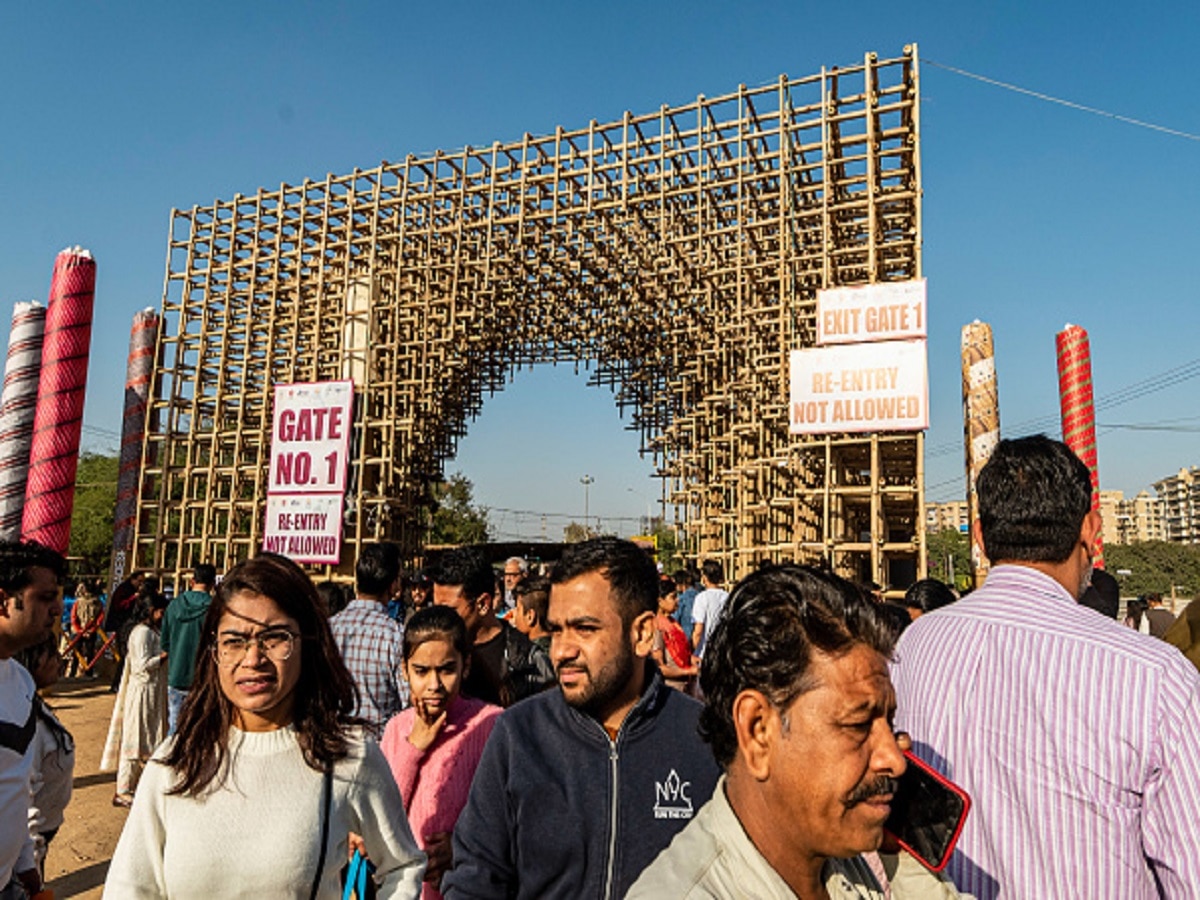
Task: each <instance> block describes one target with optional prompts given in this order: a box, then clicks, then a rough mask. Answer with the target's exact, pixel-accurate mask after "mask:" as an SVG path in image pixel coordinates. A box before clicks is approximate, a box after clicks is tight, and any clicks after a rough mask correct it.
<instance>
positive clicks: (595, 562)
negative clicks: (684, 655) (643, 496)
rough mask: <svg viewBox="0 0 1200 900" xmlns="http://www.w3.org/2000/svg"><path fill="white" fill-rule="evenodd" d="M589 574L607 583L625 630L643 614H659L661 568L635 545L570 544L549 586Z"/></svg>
mask: <svg viewBox="0 0 1200 900" xmlns="http://www.w3.org/2000/svg"><path fill="white" fill-rule="evenodd" d="M589 572H599V573H600V574H601V575H603V576H604V579H605V581H607V582H608V584H609V586H610V588H611V589H612V594H613V596H614V597H615V598H616V600H617V608H618V611H619V612H620V616H621V624H622V625H624V626H625V627H627V628H628V627H629V625H630V624H632V623H633V620H634V619H636V618H637V617H638V616H640V615H641V614H642V613H647V612H648V613H654V612H657V611H658V568H657V567H656V566H655V565H654V560H652V559H651V558H650V556H649V554H647V553H646V551H645V550H643V549H642V548H641V547H639V546H638V545H637V544H634V543H633V542H632V541H625V540H622V539H621V538H615V537H598V538H592V539H591V540H590V541H582V542H580V543H578V544H571V545H570V546H569V547H567V549H566V550H564V551H563V555H562V558H561V559H560V560H559V561H558V565H556V566H555V567H554V573H553V574H552V575H551V576H550V583H551V584H563V583H565V582H568V581H572V580H573V579H576V578H579V577H580V576H581V575H587V574H588V573H589Z"/></svg>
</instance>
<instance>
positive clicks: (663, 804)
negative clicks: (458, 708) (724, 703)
mask: <svg viewBox="0 0 1200 900" xmlns="http://www.w3.org/2000/svg"><path fill="white" fill-rule="evenodd" d="M647 673H648V674H650V673H652V677H650V678H648V685H647V687H646V689H645V691H644V692H643V693H642V696H641V699H640V700H639V701H638V703H637V705H636V706H634V708H633V709H632V710H631V711H630V713H629V715H628V716H626V717H625V722H624V723H623V724H622V725H621V729H620V731H619V732H618V733H617V739H616V740H615V741H610V740H609V738H608V733H607V732H606V731H605V730H604V728H603V726H602V725H601V724H600V723H599V722H597V721H596V720H595V719H593V718H591V717H590V716H588V715H587V714H585V713H583V712H580V711H579V710H577V709H575V708H573V707H571V706H569V705H567V703H566V701H565V700H563V696H562V691H560V690H558V689H557V688H554V689H551V690H549V691H546V692H545V693H543V694H539V695H537V696H535V697H531V698H529V699H528V700H524V701H522V702H521V703H518V704H517V705H516V706H513V707H512V708H511V709H509V710H507V711H506V712H505V713H504V714H503V715H502V716H500V718H499V719H498V720H497V722H496V726H495V728H494V729H493V731H492V735H491V737H490V738H489V739H488V743H487V746H486V747H485V748H484V751H483V758H482V759H481V760H480V762H479V768H478V769H477V770H476V772H475V780H474V781H473V782H472V783H471V793H470V797H469V798H468V800H467V806H466V808H465V809H464V810H463V812H462V815H461V816H460V817H459V820H458V825H457V826H456V827H455V829H454V867H453V869H452V870H451V871H450V872H449V873H447V874H446V876H445V878H444V879H443V880H442V885H441V889H442V893H443V894H444V895H445V897H446V900H483V898H489V900H490V898H505V900H508V898H529V900H535V898H536V900H553V898H562V900H592V898H595V900H619V898H621V897H624V896H625V893H626V892H627V891H628V890H629V888H630V887H631V886H632V885H633V882H634V881H636V880H637V877H638V876H639V875H640V874H641V873H642V870H643V869H645V868H646V867H647V866H648V865H649V864H650V863H651V862H653V861H654V858H655V857H656V856H657V855H658V854H659V852H660V851H662V850H663V849H664V848H665V847H666V846H667V845H668V844H669V843H671V839H672V838H673V837H674V836H675V835H676V834H677V833H678V832H679V831H681V830H683V828H684V827H685V826H686V825H687V824H688V822H689V821H691V818H692V815H693V814H694V813H695V812H696V811H698V810H699V809H700V807H701V806H703V805H704V804H705V803H706V802H707V801H708V799H709V797H710V796H712V792H713V789H714V788H715V787H716V784H717V778H718V777H719V776H720V770H719V769H718V768H717V764H716V762H715V760H714V759H713V755H712V751H711V750H710V749H709V747H708V746H707V745H706V744H705V743H704V742H703V741H702V740H701V739H700V736H699V735H698V734H697V732H696V724H697V721H698V719H699V716H700V704H699V703H697V702H696V701H695V700H692V699H691V698H690V697H686V696H684V695H683V694H682V693H680V692H679V691H676V690H674V689H672V688H669V687H667V686H666V685H665V684H664V683H663V681H662V677H661V676H660V675H659V673H658V669H657V668H656V667H655V666H654V665H653V664H652V663H647Z"/></svg>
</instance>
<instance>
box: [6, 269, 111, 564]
mask: <svg viewBox="0 0 1200 900" xmlns="http://www.w3.org/2000/svg"><path fill="white" fill-rule="evenodd" d="M95 288H96V262H95V260H93V259H92V254H91V253H89V252H88V251H87V250H83V249H82V248H80V247H74V248H68V249H66V250H63V251H62V252H61V253H59V254H58V258H57V259H55V261H54V276H53V278H52V279H51V281H50V302H49V304H48V305H47V309H46V337H45V340H44V342H43V344H42V375H41V378H40V379H39V380H38V399H37V415H36V416H35V417H34V421H33V446H32V448H31V449H30V453H29V460H30V462H29V481H28V483H27V484H26V487H25V513H24V517H23V519H22V525H21V531H22V534H23V535H24V537H26V538H29V539H30V540H35V541H37V542H38V543H40V544H44V545H45V546H47V547H50V548H51V549H52V550H57V551H58V552H59V553H64V554H65V553H66V552H67V545H68V544H69V543H70V540H71V510H72V508H73V507H74V505H75V470H76V467H77V465H78V463H79V431H80V428H81V427H82V426H83V394H84V388H85V387H86V386H87V366H88V348H89V345H90V343H91V338H92V300H93V296H94V292H95Z"/></svg>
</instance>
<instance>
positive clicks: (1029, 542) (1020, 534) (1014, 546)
mask: <svg viewBox="0 0 1200 900" xmlns="http://www.w3.org/2000/svg"><path fill="white" fill-rule="evenodd" d="M976 489H977V491H978V493H979V524H980V528H981V529H982V531H983V547H984V551H985V552H986V553H987V555H988V558H989V559H991V561H992V562H993V563H997V562H1005V561H1008V560H1014V561H1016V560H1019V561H1022V562H1045V563H1060V562H1063V561H1064V560H1066V559H1067V557H1069V556H1070V555H1071V553H1072V552H1073V551H1074V550H1075V548H1076V547H1077V546H1078V545H1079V533H1080V530H1081V529H1082V527H1083V520H1084V517H1086V516H1087V514H1088V511H1089V510H1091V508H1092V479H1091V475H1090V473H1089V472H1088V467H1087V466H1085V465H1084V464H1083V461H1082V460H1080V458H1079V457H1078V456H1076V455H1075V454H1074V453H1073V452H1071V449H1070V448H1069V447H1068V446H1067V445H1066V444H1064V443H1062V442H1061V441H1055V440H1051V439H1050V438H1048V437H1046V436H1045V435H1044V434H1039V435H1035V436H1033V437H1026V438H1020V439H1018V440H1012V441H1001V442H1000V443H999V444H998V445H997V446H996V450H995V452H994V453H993V454H992V457H991V459H989V460H988V461H987V465H985V466H984V467H983V470H982V471H981V472H980V473H979V479H978V481H977V482H976Z"/></svg>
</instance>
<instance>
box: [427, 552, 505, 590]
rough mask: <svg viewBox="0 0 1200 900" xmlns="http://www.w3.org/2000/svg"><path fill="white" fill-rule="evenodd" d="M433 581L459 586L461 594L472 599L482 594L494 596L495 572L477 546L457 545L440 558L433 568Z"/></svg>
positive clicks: (449, 585)
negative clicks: (456, 547)
mask: <svg viewBox="0 0 1200 900" xmlns="http://www.w3.org/2000/svg"><path fill="white" fill-rule="evenodd" d="M433 583H434V584H440V585H443V586H446V587H461V588H462V589H463V596H464V597H466V598H467V599H468V600H474V599H476V598H477V597H481V596H482V595H484V594H491V595H492V596H495V593H496V572H495V570H494V569H493V568H492V564H491V562H490V561H489V560H488V558H487V554H485V553H484V552H483V551H482V550H480V549H479V548H478V547H459V548H458V549H457V550H451V551H450V552H449V553H447V554H446V555H445V556H443V557H442V558H441V560H440V561H439V562H438V564H437V566H436V567H435V568H434V570H433Z"/></svg>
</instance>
